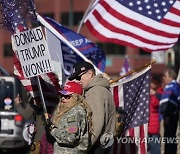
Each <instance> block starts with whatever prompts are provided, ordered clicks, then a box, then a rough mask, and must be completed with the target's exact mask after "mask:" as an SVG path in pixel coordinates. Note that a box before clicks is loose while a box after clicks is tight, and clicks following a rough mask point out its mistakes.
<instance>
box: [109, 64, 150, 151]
mask: <svg viewBox="0 0 180 154" xmlns="http://www.w3.org/2000/svg"><path fill="white" fill-rule="evenodd" d="M149 89H150V66H148V67H147V68H146V69H144V70H143V71H141V72H139V73H137V74H135V75H133V76H131V77H129V78H128V79H125V80H123V81H122V82H118V83H117V84H115V85H112V93H113V96H114V101H115V105H116V107H122V108H124V110H125V112H126V113H127V117H126V120H125V127H124V133H123V135H124V136H129V137H131V138H133V139H134V140H135V142H134V143H135V144H136V148H135V146H134V144H126V143H125V144H124V145H123V144H117V143H115V146H114V148H113V152H112V153H113V154H118V153H120V152H122V153H124V154H127V153H131V154H132V153H133V154H135V153H138V154H146V153H147V145H146V142H144V141H145V139H147V132H148V120H149ZM123 135H122V136H123ZM127 146H129V148H127ZM126 149H127V150H128V151H126ZM136 150H137V151H136Z"/></svg>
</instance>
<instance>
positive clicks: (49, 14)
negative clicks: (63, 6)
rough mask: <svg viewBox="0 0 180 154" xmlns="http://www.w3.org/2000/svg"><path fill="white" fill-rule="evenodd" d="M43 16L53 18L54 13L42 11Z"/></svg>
mask: <svg viewBox="0 0 180 154" xmlns="http://www.w3.org/2000/svg"><path fill="white" fill-rule="evenodd" d="M43 16H45V17H50V18H52V19H54V14H53V13H44V14H43Z"/></svg>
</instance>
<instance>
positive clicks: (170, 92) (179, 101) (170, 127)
mask: <svg viewBox="0 0 180 154" xmlns="http://www.w3.org/2000/svg"><path fill="white" fill-rule="evenodd" d="M175 79H176V73H175V72H174V71H173V70H172V69H167V70H166V71H165V72H164V75H163V82H164V84H165V85H166V86H165V88H164V91H163V95H162V97H161V101H160V112H161V114H162V116H163V119H164V140H165V151H164V153H165V154H176V153H177V143H178V140H177V138H176V131H177V125H178V120H179V106H180V84H179V83H178V82H177V81H176V80H175ZM170 141H172V142H171V143H169V142H170Z"/></svg>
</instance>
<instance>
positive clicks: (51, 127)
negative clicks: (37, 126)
mask: <svg viewBox="0 0 180 154" xmlns="http://www.w3.org/2000/svg"><path fill="white" fill-rule="evenodd" d="M53 128H56V127H55V125H54V124H53V123H52V122H51V120H50V119H47V121H46V124H45V130H46V133H50V132H51V130H52V129H53Z"/></svg>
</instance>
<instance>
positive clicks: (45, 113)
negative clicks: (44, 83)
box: [36, 76, 48, 120]
mask: <svg viewBox="0 0 180 154" xmlns="http://www.w3.org/2000/svg"><path fill="white" fill-rule="evenodd" d="M36 78H37V82H38V88H39V92H40V96H41V101H42V107H43V111H44V115H45V118H46V120H47V119H48V113H47V108H46V104H45V100H44V96H43V92H42V88H41V83H40V80H39V76H37V77H36Z"/></svg>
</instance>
